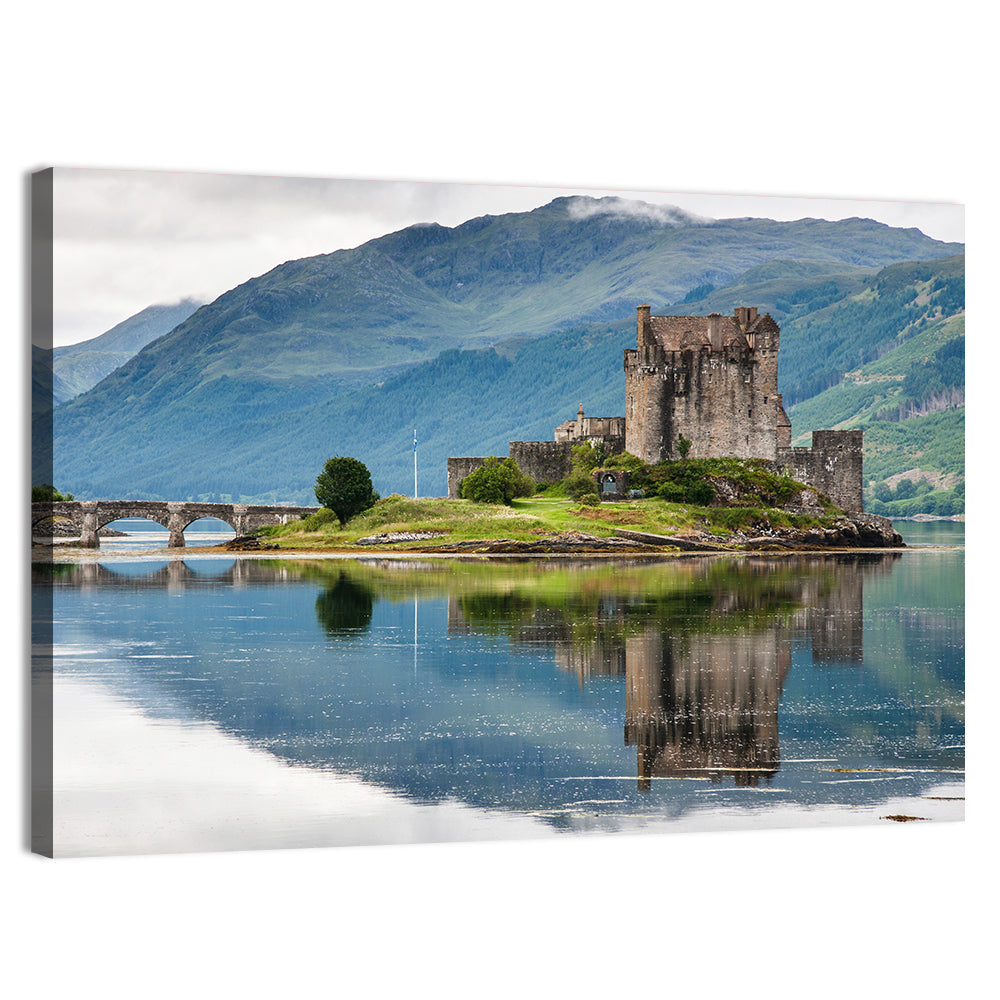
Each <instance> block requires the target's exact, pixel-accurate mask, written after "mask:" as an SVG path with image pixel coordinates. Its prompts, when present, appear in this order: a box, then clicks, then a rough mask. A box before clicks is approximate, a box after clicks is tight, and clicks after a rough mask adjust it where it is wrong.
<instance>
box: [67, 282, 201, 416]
mask: <svg viewBox="0 0 1000 1000" xmlns="http://www.w3.org/2000/svg"><path fill="white" fill-rule="evenodd" d="M200 305H201V303H200V302H195V301H194V300H193V299H183V300H181V301H180V302H177V303H174V304H173V305H156V306H148V307H147V308H146V309H143V310H142V312H139V313H136V314H135V315H134V316H130V317H129V318H128V319H126V320H124V321H123V322H121V323H119V324H118V325H117V326H113V327H112V328H111V329H110V330H108V331H107V332H106V333H102V334H101V335H100V336H99V337H94V338H92V339H91V340H84V341H82V342H80V343H78V344H70V345H68V346H66V347H57V348H55V349H54V350H53V351H52V358H51V366H52V379H53V381H52V396H53V399H54V400H55V402H56V403H64V402H66V401H67V400H69V399H73V398H74V397H76V396H79V395H80V394H81V393H84V392H86V391H87V390H88V389H92V388H93V387H94V386H95V385H97V383H98V382H100V381H101V379H103V378H104V377H105V376H106V375H109V374H110V373H111V372H113V371H114V370H115V369H116V368H118V367H119V366H120V365H123V364H124V363H125V362H126V361H128V360H129V358H131V357H134V356H135V355H136V354H138V353H139V351H141V350H142V349H143V348H144V347H145V346H146V345H147V344H149V343H151V342H152V341H154V340H156V339H157V338H158V337H162V336H163V335H164V334H165V333H169V332H170V331H171V330H172V329H173V328H174V327H175V326H177V325H178V324H179V323H183V322H184V320H186V319H187V318H188V317H189V316H190V315H191V314H192V313H194V312H195V310H197V309H198V308H199V306H200Z"/></svg>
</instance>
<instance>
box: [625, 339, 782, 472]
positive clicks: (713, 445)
mask: <svg viewBox="0 0 1000 1000" xmlns="http://www.w3.org/2000/svg"><path fill="white" fill-rule="evenodd" d="M775 353H776V352H772V351H770V350H764V351H750V350H739V349H738V348H733V347H726V348H724V349H723V350H721V351H713V350H711V349H709V348H707V347H703V348H700V349H689V350H684V351H664V350H662V349H661V348H659V347H658V346H656V345H650V346H647V347H643V348H639V349H637V350H634V351H631V350H627V351H625V427H626V431H625V450H626V451H628V452H630V453H631V454H633V455H638V457H639V458H642V459H643V460H644V461H647V462H660V461H663V460H664V459H673V458H678V457H679V453H678V452H677V439H678V438H680V437H682V436H683V437H685V438H687V439H688V440H689V441H690V442H691V450H690V452H689V456H690V457H691V458H723V457H732V458H764V459H771V460H773V459H774V458H776V457H777V444H776V442H777V436H778V414H779V410H780V397H779V396H778V392H777V363H776V359H775V357H774V354H775Z"/></svg>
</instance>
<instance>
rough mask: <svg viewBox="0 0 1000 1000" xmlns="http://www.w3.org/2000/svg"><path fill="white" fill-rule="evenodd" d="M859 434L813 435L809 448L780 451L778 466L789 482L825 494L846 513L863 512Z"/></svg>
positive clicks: (853, 432) (861, 433) (861, 453)
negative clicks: (790, 478)
mask: <svg viewBox="0 0 1000 1000" xmlns="http://www.w3.org/2000/svg"><path fill="white" fill-rule="evenodd" d="M863 433H864V432H863V431H860V430H849V431H813V434H812V448H788V449H782V450H781V452H780V453H779V454H778V461H779V463H780V464H781V465H782V466H784V467H785V469H787V470H788V475H790V476H791V477H792V479H797V480H799V481H800V482H803V483H808V484H809V485H810V486H812V487H813V488H814V489H817V490H819V492H820V493H825V494H826V495H827V496H828V497H829V498H830V500H831V501H832V502H833V503H835V504H836V505H837V506H838V507H843V509H844V510H846V511H851V512H858V511H862V510H864V501H863V499H862V490H863V485H864V478H863V476H862V464H863Z"/></svg>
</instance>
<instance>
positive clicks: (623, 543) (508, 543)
mask: <svg viewBox="0 0 1000 1000" xmlns="http://www.w3.org/2000/svg"><path fill="white" fill-rule="evenodd" d="M895 548H905V543H904V542H903V538H902V536H901V535H900V534H899V532H898V531H896V530H895V528H893V526H892V522H891V521H890V520H889V519H888V518H886V517H880V516H878V515H876V514H855V515H852V516H846V515H845V516H843V517H839V518H837V519H836V520H835V521H834V522H833V524H832V525H831V526H830V527H828V528H809V529H807V530H801V529H796V528H772V527H767V528H762V529H761V530H760V531H759V532H753V533H744V532H735V533H734V534H732V535H727V536H719V535H711V534H708V533H707V532H706V533H699V532H692V533H689V534H684V535H654V534H650V533H648V532H643V531H630V530H628V529H625V528H615V529H614V535H613V536H612V537H611V538H603V537H601V536H598V535H591V534H588V533H586V532H583V531H564V532H560V533H558V534H553V535H548V536H545V537H542V538H537V539H532V540H531V541H521V540H518V539H513V538H493V539H474V540H470V541H463V542H453V543H444V544H440V545H434V546H428V547H427V548H426V549H424V550H422V551H426V552H436V553H437V552H440V553H445V552H455V553H476V554H491V553H495V554H504V555H506V554H516V553H524V554H531V553H537V554H547V553H563V552H662V551H668V550H671V549H675V550H677V551H680V552H758V551H766V550H772V551H800V552H816V551H824V550H837V549H895ZM411 551H412V550H411Z"/></svg>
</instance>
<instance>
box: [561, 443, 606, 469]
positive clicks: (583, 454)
mask: <svg viewBox="0 0 1000 1000" xmlns="http://www.w3.org/2000/svg"><path fill="white" fill-rule="evenodd" d="M609 451H610V449H609V448H608V446H607V445H606V444H605V443H604V442H603V441H599V442H598V443H597V444H594V443H593V442H591V441H582V442H581V443H580V444H574V445H573V446H572V447H571V448H570V452H571V453H572V455H573V468H574V470H576V469H582V470H583V471H584V472H593V471H594V469H596V468H597V467H598V466H600V465H601V464H602V463H603V462H604V460H605V458H607V456H608V453H609Z"/></svg>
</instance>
